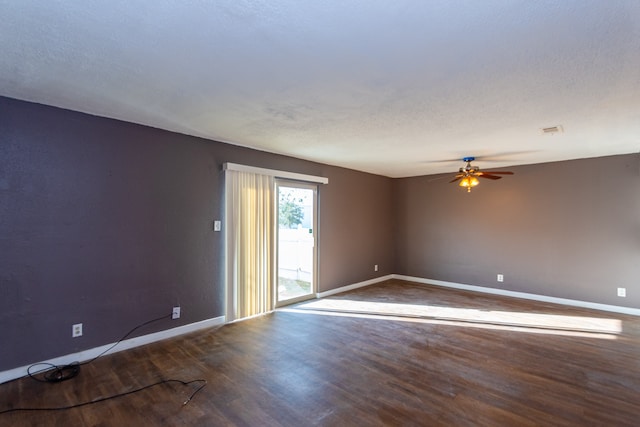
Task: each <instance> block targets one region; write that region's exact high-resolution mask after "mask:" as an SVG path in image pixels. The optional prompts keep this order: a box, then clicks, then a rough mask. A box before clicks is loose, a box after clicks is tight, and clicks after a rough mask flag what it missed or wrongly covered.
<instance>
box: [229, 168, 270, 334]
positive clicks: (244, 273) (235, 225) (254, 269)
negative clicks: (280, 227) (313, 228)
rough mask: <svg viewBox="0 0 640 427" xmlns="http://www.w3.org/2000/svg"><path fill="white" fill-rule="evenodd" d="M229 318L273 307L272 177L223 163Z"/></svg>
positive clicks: (239, 317)
mask: <svg viewBox="0 0 640 427" xmlns="http://www.w3.org/2000/svg"><path fill="white" fill-rule="evenodd" d="M225 187H226V222H227V227H226V230H227V281H228V283H227V292H228V295H227V321H233V320H236V319H242V318H245V317H250V316H254V315H256V314H261V313H266V312H269V311H271V310H273V305H274V294H273V292H274V288H275V286H274V284H275V280H276V278H275V276H276V274H275V269H276V265H275V258H276V256H275V253H276V222H277V221H276V220H277V218H276V207H275V203H276V197H275V177H274V176H271V175H261V174H257V173H248V172H241V171H235V170H229V169H227V170H226V171H225Z"/></svg>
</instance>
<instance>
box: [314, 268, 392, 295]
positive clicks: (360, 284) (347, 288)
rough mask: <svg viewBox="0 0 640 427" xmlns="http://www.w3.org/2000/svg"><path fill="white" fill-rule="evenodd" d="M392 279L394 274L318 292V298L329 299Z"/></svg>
mask: <svg viewBox="0 0 640 427" xmlns="http://www.w3.org/2000/svg"><path fill="white" fill-rule="evenodd" d="M391 279H393V274H388V275H386V276H382V277H376V278H375V279H370V280H365V281H364V282H358V283H354V284H352V285H347V286H341V287H339V288H335V289H330V290H328V291H324V292H318V293H317V294H316V298H324V297H328V296H329V295H334V294H339V293H342V292H347V291H352V290H354V289H358V288H362V287H364V286H369V285H373V284H376V283H380V282H384V281H386V280H391Z"/></svg>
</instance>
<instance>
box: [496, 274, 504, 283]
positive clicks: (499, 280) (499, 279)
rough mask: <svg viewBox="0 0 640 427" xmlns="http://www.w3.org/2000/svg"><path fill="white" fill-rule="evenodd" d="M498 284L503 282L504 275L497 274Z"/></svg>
mask: <svg viewBox="0 0 640 427" xmlns="http://www.w3.org/2000/svg"><path fill="white" fill-rule="evenodd" d="M496 279H497V280H498V282H504V275H502V274H498V276H497V278H496Z"/></svg>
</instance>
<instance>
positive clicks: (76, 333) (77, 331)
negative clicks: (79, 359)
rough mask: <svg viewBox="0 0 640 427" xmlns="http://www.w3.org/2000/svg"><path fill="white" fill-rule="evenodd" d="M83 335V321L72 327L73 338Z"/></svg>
mask: <svg viewBox="0 0 640 427" xmlns="http://www.w3.org/2000/svg"><path fill="white" fill-rule="evenodd" d="M81 336H82V323H76V324H75V325H73V326H72V327H71V338H77V337H81Z"/></svg>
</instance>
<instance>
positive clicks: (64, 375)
mask: <svg viewBox="0 0 640 427" xmlns="http://www.w3.org/2000/svg"><path fill="white" fill-rule="evenodd" d="M171 316H172V314H169V315H166V316H162V317H158V318H157V319H152V320H149V321H147V322H144V323H141V324H140V325H138V326H136V327H135V328H133V329H131V330H130V331H129V332H127V333H126V334H124V336H123V337H122V338H120V339H119V340H118V341H116V342H115V343H114V344H113V345H112V346H110V347H109V348H107V349H106V350H104V351H103V352H102V353H100V354H98V355H97V356H96V357H94V358H93V359H90V360H87V361H85V362H82V363H79V362H73V363H69V364H67V365H54V364H52V363H45V362H42V363H35V364H33V365H31V366H29V368H27V375H25V376H24V377H21V378H25V377H26V376H28V377H29V378H31V379H33V380H35V381H38V382H43V383H58V382H62V381H66V380H70V379H71V378H74V377H76V376H78V374H79V373H80V367H81V366H83V365H88V364H90V363H93V362H95V361H96V360H97V359H99V358H100V357H102V356H104V355H105V354H106V353H107V352H109V351H110V350H112V349H113V348H114V347H115V346H117V345H118V344H120V343H121V342H122V341H123V340H125V339H126V338H127V337H128V336H129V335H131V334H132V333H134V332H135V331H137V330H138V329H140V328H142V327H143V326H146V325H148V324H150V323H153V322H157V321H159V320H163V319H167V318H170V317H171ZM41 365H45V366H48V367H47V368H44V369H41V370H39V371H36V372H32V368H34V367H36V366H41ZM38 374H42V375H41V378H39V377H38V376H37V375H38ZM18 379H19V378H18ZM171 382H177V383H180V384H182V385H185V386H186V385H189V384H192V383H195V382H201V383H202V385H201V386H200V387H198V388H197V389H196V390H195V391H194V392H193V393H191V396H189V398H188V399H187V400H185V401H184V402H183V403H182V404H183V405H186V404H187V403H189V402H190V401H191V399H193V397H194V396H195V395H196V394H197V393H198V392H199V391H200V390H202V389H203V388H204V386H206V385H207V381H206V380H204V379H197V380H191V381H182V380H175V379H168V380H161V381H158V382H156V383H153V384H149V385H147V386H144V387H140V388H138V389H135V390H130V391H127V392H124V393H119V394H115V395H113V396H107V397H102V398H99V399H95V400H90V401H88V402H82V403H77V404H75V405H69V406H60V407H50V408H28V407H25V408H11V409H6V410H4V411H0V415H2V414H8V413H9V412H17V411H62V410H67V409H73V408H79V407H82V406H87V405H92V404H94V403H99V402H104V401H106V400H110V399H116V398H118V397H123V396H128V395H130V394H133V393H138V392H140V391H142V390H146V389H148V388H151V387H155V386H158V385H161V384H167V383H171Z"/></svg>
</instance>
